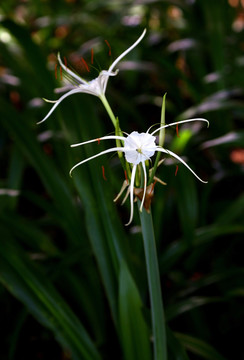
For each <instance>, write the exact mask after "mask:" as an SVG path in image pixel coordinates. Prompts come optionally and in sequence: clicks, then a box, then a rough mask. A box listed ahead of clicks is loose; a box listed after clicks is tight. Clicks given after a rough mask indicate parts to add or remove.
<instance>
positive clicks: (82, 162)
mask: <svg viewBox="0 0 244 360" xmlns="http://www.w3.org/2000/svg"><path fill="white" fill-rule="evenodd" d="M113 151H124V148H123V147H114V148H110V149H108V150H104V151H101V152H100V153H98V154H96V155H93V156H91V157H89V158H87V159H85V160H82V161H80V162H79V163H78V164H76V165H75V166H73V167H72V169H71V170H70V172H69V174H70V176H71V173H72V171H73V170H74V169H75V168H77V166H79V165H82V164H84V163H86V162H87V161H90V160H92V159H95V158H96V157H98V156H101V155H104V154H108V153H110V152H113Z"/></svg>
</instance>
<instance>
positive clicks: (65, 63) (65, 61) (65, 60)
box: [64, 56, 67, 68]
mask: <svg viewBox="0 0 244 360" xmlns="http://www.w3.org/2000/svg"><path fill="white" fill-rule="evenodd" d="M64 65H65V67H66V68H67V59H66V57H65V56H64Z"/></svg>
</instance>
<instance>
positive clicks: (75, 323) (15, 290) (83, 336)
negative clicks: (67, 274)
mask: <svg viewBox="0 0 244 360" xmlns="http://www.w3.org/2000/svg"><path fill="white" fill-rule="evenodd" d="M0 232H1V242H0V281H1V282H2V283H3V284H4V285H5V286H6V287H7V288H8V290H9V291H10V292H11V293H12V294H13V295H14V296H16V297H17V298H18V299H19V300H20V301H21V302H23V303H24V304H25V305H26V307H27V308H28V310H29V311H30V312H31V313H32V314H33V315H34V316H35V317H36V318H37V320H38V321H39V322H40V323H42V324H43V325H45V326H46V327H48V328H49V329H51V330H52V331H53V332H54V334H55V336H56V337H57V339H58V341H59V342H60V344H61V346H62V347H66V348H67V349H68V350H69V351H70V352H71V353H72V356H73V357H72V358H74V359H76V360H79V359H81V358H82V359H86V360H100V359H101V358H100V355H99V353H98V351H97V349H96V348H95V346H94V344H93V343H92V340H91V339H90V337H89V335H88V333H87V332H86V330H85V328H84V327H83V325H82V324H81V323H80V322H79V320H78V319H77V317H76V316H75V315H74V314H73V312H72V311H71V310H70V308H69V307H68V305H67V304H66V303H65V302H64V300H63V299H62V297H61V296H60V295H59V294H58V293H57V291H56V290H55V288H54V287H53V285H52V284H51V283H50V282H49V280H48V279H47V278H46V277H45V276H43V275H42V274H41V273H40V272H39V271H38V270H37V268H35V267H34V266H33V264H31V262H30V261H29V260H28V258H27V257H26V256H25V254H24V253H23V252H22V251H21V249H20V248H18V247H17V244H14V243H13V241H12V239H11V237H10V235H9V233H8V231H7V230H5V229H4V228H1V229H0Z"/></svg>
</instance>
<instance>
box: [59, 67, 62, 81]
mask: <svg viewBox="0 0 244 360" xmlns="http://www.w3.org/2000/svg"><path fill="white" fill-rule="evenodd" d="M59 71H60V78H61V80H63V73H62V67H61V66H60V68H59Z"/></svg>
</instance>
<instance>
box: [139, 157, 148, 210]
mask: <svg viewBox="0 0 244 360" xmlns="http://www.w3.org/2000/svg"><path fill="white" fill-rule="evenodd" d="M142 168H143V173H144V187H143V189H144V190H143V197H142V201H141V206H140V211H142V208H143V204H144V200H145V196H146V191H147V172H146V166H145V162H142Z"/></svg>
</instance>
